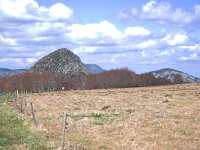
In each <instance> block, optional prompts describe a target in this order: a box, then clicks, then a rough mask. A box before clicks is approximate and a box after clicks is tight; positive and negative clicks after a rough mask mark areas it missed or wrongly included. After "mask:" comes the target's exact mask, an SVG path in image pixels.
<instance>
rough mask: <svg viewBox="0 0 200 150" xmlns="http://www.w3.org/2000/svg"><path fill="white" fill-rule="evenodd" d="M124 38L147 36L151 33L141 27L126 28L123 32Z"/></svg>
mask: <svg viewBox="0 0 200 150" xmlns="http://www.w3.org/2000/svg"><path fill="white" fill-rule="evenodd" d="M124 34H125V36H140V35H143V36H144V35H149V34H151V32H150V31H149V30H147V29H145V28H143V27H137V26H136V27H128V28H126V29H125V31H124Z"/></svg>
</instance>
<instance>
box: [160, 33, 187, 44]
mask: <svg viewBox="0 0 200 150" xmlns="http://www.w3.org/2000/svg"><path fill="white" fill-rule="evenodd" d="M187 39H188V37H187V35H186V34H182V33H177V34H175V35H172V34H167V35H166V36H165V37H164V38H163V39H161V41H166V42H167V44H169V45H171V46H174V45H178V44H182V43H184V42H185V41H186V40H187Z"/></svg>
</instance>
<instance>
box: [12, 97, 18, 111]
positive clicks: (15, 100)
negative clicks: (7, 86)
mask: <svg viewBox="0 0 200 150" xmlns="http://www.w3.org/2000/svg"><path fill="white" fill-rule="evenodd" d="M13 105H14V109H15V110H16V111H17V98H16V97H14V98H13Z"/></svg>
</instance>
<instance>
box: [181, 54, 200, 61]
mask: <svg viewBox="0 0 200 150" xmlns="http://www.w3.org/2000/svg"><path fill="white" fill-rule="evenodd" d="M181 60H186V61H187V60H191V61H192V60H193V61H195V60H200V57H199V56H198V55H197V54H196V53H193V54H191V55H190V56H183V57H181Z"/></svg>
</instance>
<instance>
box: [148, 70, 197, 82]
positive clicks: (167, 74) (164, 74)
mask: <svg viewBox="0 0 200 150" xmlns="http://www.w3.org/2000/svg"><path fill="white" fill-rule="evenodd" d="M150 73H151V74H153V75H154V76H155V77H156V78H159V77H160V78H166V79H170V80H171V81H173V80H174V78H175V76H176V75H181V77H182V79H183V82H185V83H194V82H200V79H199V78H197V77H194V76H192V75H189V74H187V73H184V72H181V71H178V70H174V69H170V68H165V69H160V70H157V71H152V72H150Z"/></svg>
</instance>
